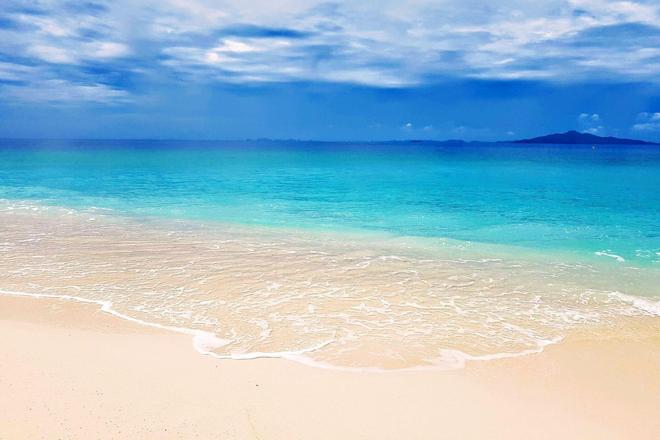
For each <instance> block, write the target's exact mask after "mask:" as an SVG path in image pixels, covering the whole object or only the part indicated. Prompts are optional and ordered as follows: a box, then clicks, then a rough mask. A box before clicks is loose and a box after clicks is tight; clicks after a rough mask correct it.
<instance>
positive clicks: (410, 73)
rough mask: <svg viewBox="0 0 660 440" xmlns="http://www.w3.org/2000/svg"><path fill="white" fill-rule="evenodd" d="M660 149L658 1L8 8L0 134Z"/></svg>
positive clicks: (60, 0) (156, 0)
mask: <svg viewBox="0 0 660 440" xmlns="http://www.w3.org/2000/svg"><path fill="white" fill-rule="evenodd" d="M571 129H574V130H579V131H584V132H589V133H593V134H597V135H604V136H620V137H633V138H637V139H646V140H655V141H660V1H658V0H635V1H618V0H567V1H564V0H535V1H522V0H518V1H513V0H491V1H485V0H481V1H477V0H408V1H402V0H398V1H395V0H379V1H375V0H371V1H370V0H363V1H355V0H354V1H334V2H326V1H316V0H279V1H273V0H113V1H102V0H98V1H88V2H87V1H67V0H43V1H40V0H31V1H28V0H22V1H16V0H1V7H0V137H5V138H25V137H27V138H112V139H119V138H130V139H134V138H155V139H245V138H251V139H254V138H263V137H267V138H278V139H290V138H295V139H319V140H387V139H457V138H460V139H466V140H506V139H516V138H525V137H531V136H536V135H542V134H546V133H549V132H558V131H566V130H571Z"/></svg>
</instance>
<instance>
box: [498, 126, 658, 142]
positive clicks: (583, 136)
mask: <svg viewBox="0 0 660 440" xmlns="http://www.w3.org/2000/svg"><path fill="white" fill-rule="evenodd" d="M508 143H513V144H573V145H581V144H591V145H604V144H616V145H660V144H658V143H657V142H647V141H640V140H636V139H623V138H616V137H612V136H608V137H603V136H596V135H594V134H590V133H580V132H579V131H575V130H571V131H567V132H566V133H555V134H548V135H546V136H539V137H535V138H531V139H521V140H517V141H509V142H508Z"/></svg>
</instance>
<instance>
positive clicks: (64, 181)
mask: <svg viewBox="0 0 660 440" xmlns="http://www.w3.org/2000/svg"><path fill="white" fill-rule="evenodd" d="M0 198H3V199H18V200H32V201H38V202H40V203H47V204H54V205H62V206H69V207H75V208H87V207H92V206H94V207H99V208H110V209H113V210H116V211H117V212H118V213H120V214H127V215H134V216H164V217H168V218H189V219H203V220H215V221H222V222H235V223H240V224H258V225H268V226H282V227H303V228H313V229H324V230H345V229H352V230H355V229H357V230H370V231H386V232H388V233H392V234H396V235H413V236H422V237H424V236H437V237H449V238H453V239H458V240H469V241H473V242H485V243H500V244H507V245H516V246H524V247H528V248H532V249H537V250H559V251H571V252H575V253H577V254H583V255H585V256H587V255H589V256H593V255H594V253H595V252H600V251H607V252H608V253H611V254H616V255H619V256H622V257H624V258H625V259H626V261H628V262H634V263H635V264H656V263H658V261H660V254H659V253H660V148H659V147H653V146H598V147H596V148H595V149H593V148H592V146H556V145H513V144H468V145H455V146H443V145H439V144H432V143H390V144H388V143H379V144H359V143H311V142H274V141H273V142H193V141H185V142H178V141H177V142H175V141H24V140H21V141H12V140H4V141H0Z"/></svg>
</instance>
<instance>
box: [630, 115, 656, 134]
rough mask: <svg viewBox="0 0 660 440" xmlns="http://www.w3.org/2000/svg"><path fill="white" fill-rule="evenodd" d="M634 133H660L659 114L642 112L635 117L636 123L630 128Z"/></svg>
mask: <svg viewBox="0 0 660 440" xmlns="http://www.w3.org/2000/svg"><path fill="white" fill-rule="evenodd" d="M632 129H633V130H635V131H645V132H660V112H654V113H649V112H643V113H639V114H638V115H637V122H636V123H635V124H634V125H633V126H632Z"/></svg>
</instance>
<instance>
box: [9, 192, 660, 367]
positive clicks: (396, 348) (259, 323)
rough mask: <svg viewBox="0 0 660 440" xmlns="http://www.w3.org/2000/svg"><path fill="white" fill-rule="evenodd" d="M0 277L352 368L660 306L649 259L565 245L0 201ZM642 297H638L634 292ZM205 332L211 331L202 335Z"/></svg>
mask: <svg viewBox="0 0 660 440" xmlns="http://www.w3.org/2000/svg"><path fill="white" fill-rule="evenodd" d="M0 221H1V223H2V225H3V228H2V232H1V233H0V252H1V253H2V260H1V262H0V274H1V275H0V286H2V290H5V291H12V292H24V293H31V294H46V295H56V296H70V297H75V298H82V299H85V300H93V301H97V302H99V303H102V304H111V308H112V309H113V310H114V311H116V312H118V313H120V314H122V315H126V316H129V317H131V318H133V319H137V320H140V321H143V322H149V323H156V324H159V325H163V326H169V327H178V328H184V329H190V330H198V331H202V332H204V334H208V335H212V336H213V337H212V338H207V342H205V343H204V344H206V347H205V348H204V350H210V351H212V352H213V353H214V354H215V355H218V356H219V357H227V358H235V359H246V358H255V357H263V356H282V357H287V358H295V359H297V360H300V361H303V362H307V363H311V364H315V365H323V366H335V367H344V368H365V369H391V368H414V367H421V366H437V367H454V366H458V365H462V364H463V362H464V361H465V360H466V359H488V358H494V357H500V356H508V355H517V354H524V353H531V352H536V351H539V350H541V349H542V348H543V347H544V346H545V345H547V344H550V343H553V342H558V341H560V340H561V339H562V338H563V337H564V336H565V335H566V334H567V332H569V331H570V330H572V329H575V328H578V327H580V328H583V327H585V326H586V327H588V326H590V325H593V326H596V325H598V326H601V325H603V324H607V323H608V322H614V321H615V320H616V318H617V317H621V316H657V315H658V312H659V311H660V310H659V309H660V303H658V302H657V301H656V300H655V299H651V298H649V299H646V300H644V299H643V298H638V299H637V300H635V299H634V297H631V296H628V295H631V294H632V295H642V294H645V295H648V294H651V293H653V289H655V288H656V286H657V280H658V275H659V273H658V270H657V269H656V268H652V267H651V268H634V267H625V266H624V267H617V265H616V263H612V262H609V261H607V262H604V263H602V264H585V263H581V262H578V261H575V260H571V259H570V258H567V257H566V256H563V255H553V256H549V255H547V254H543V255H528V254H525V253H522V252H521V253H518V254H517V253H516V252H515V250H516V249H512V248H508V249H492V250H489V251H487V252H485V253H484V250H483V249H478V248H477V249H473V248H471V247H470V246H465V245H464V243H461V242H456V241H451V240H436V241H435V242H434V243H433V245H432V246H430V245H429V243H428V242H426V241H422V242H421V243H420V240H419V239H418V238H414V237H397V236H392V235H379V236H377V237H376V236H370V237H364V236H359V235H348V234H337V233H334V234H328V233H326V234H323V233H318V232H310V231H290V230H278V229H268V228H257V227H250V228H245V227H240V226H230V225H219V224H212V225H202V224H199V223H188V222H164V221H161V220H151V221H148V222H145V221H143V222H137V221H135V220H132V219H125V218H120V217H117V216H108V215H105V214H99V213H98V212H89V211H87V212H81V211H73V210H64V209H62V208H47V207H43V206H39V205H32V204H17V203H15V202H4V206H3V207H2V209H0ZM639 301H642V302H639ZM209 341H210V345H209Z"/></svg>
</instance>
